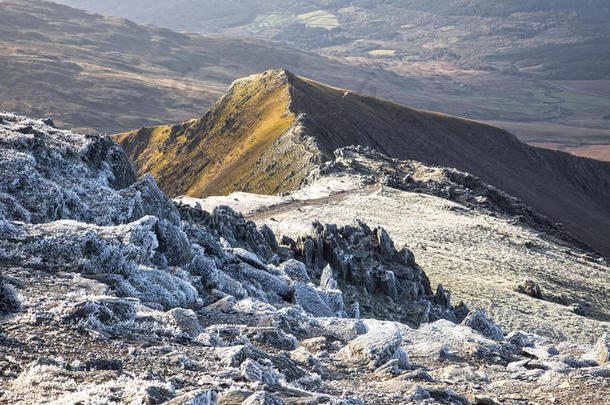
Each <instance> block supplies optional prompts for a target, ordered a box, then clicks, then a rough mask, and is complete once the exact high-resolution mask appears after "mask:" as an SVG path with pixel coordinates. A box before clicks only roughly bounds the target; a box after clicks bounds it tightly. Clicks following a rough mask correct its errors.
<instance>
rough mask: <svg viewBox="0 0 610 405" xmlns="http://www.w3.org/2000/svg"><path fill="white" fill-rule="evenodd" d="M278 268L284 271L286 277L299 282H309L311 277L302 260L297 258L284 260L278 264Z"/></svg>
mask: <svg viewBox="0 0 610 405" xmlns="http://www.w3.org/2000/svg"><path fill="white" fill-rule="evenodd" d="M280 269H282V270H283V271H284V273H286V275H287V276H288V277H290V278H291V279H293V280H295V281H298V282H301V283H310V282H311V279H310V278H309V275H308V274H307V267H305V264H303V263H302V262H299V261H298V260H294V259H290V260H288V261H286V262H283V263H282V264H280Z"/></svg>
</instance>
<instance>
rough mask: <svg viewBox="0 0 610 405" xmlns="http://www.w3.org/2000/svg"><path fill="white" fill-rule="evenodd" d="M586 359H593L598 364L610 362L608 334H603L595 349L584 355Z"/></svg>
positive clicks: (609, 338)
mask: <svg viewBox="0 0 610 405" xmlns="http://www.w3.org/2000/svg"><path fill="white" fill-rule="evenodd" d="M583 359H584V360H593V361H595V362H597V363H598V364H606V363H610V337H608V335H607V334H604V335H602V336H601V337H600V338H599V339H598V340H597V342H596V343H595V346H593V350H591V351H590V352H588V353H586V354H585V355H584V356H583Z"/></svg>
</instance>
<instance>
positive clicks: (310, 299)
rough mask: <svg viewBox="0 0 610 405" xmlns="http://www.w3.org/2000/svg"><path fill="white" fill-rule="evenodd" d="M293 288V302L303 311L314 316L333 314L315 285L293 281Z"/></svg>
mask: <svg viewBox="0 0 610 405" xmlns="http://www.w3.org/2000/svg"><path fill="white" fill-rule="evenodd" d="M293 289H294V292H293V294H292V301H293V303H294V304H296V305H300V306H301V308H303V309H304V310H305V311H307V312H309V313H310V314H312V315H314V316H333V315H334V313H333V311H332V310H331V309H330V307H329V306H328V304H327V303H326V302H325V301H324V299H323V298H322V297H321V295H320V293H319V292H318V291H317V290H316V289H315V287H313V286H311V285H308V284H304V283H295V284H294V286H293Z"/></svg>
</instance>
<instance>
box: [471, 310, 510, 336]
mask: <svg viewBox="0 0 610 405" xmlns="http://www.w3.org/2000/svg"><path fill="white" fill-rule="evenodd" d="M462 325H464V326H468V327H470V328H472V329H474V330H476V331H477V332H479V333H480V334H481V335H483V336H485V337H487V338H489V339H494V340H504V334H503V333H502V328H500V327H499V326H498V325H496V324H495V323H494V322H493V320H491V319H490V318H488V317H487V312H486V311H485V310H484V309H479V310H478V311H473V312H471V313H469V314H468V315H467V316H466V319H464V320H463V321H462Z"/></svg>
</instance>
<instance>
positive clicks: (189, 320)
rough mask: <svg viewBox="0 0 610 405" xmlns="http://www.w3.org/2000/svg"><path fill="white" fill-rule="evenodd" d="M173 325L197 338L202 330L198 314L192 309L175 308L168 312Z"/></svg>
mask: <svg viewBox="0 0 610 405" xmlns="http://www.w3.org/2000/svg"><path fill="white" fill-rule="evenodd" d="M168 314H169V316H170V317H171V320H172V323H173V324H175V325H176V327H177V328H178V329H180V330H181V331H183V332H184V333H186V334H187V335H189V336H191V337H193V338H194V337H197V336H198V335H199V334H200V333H201V331H202V329H201V325H200V324H199V319H197V314H195V312H194V311H193V310H192V309H184V308H174V309H172V310H170V311H169V312H168Z"/></svg>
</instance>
